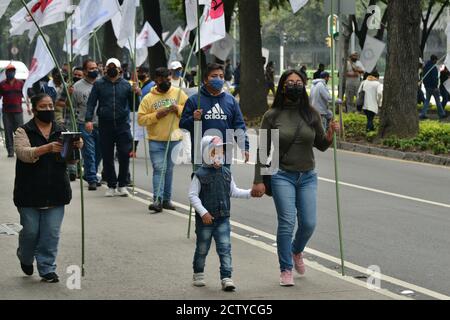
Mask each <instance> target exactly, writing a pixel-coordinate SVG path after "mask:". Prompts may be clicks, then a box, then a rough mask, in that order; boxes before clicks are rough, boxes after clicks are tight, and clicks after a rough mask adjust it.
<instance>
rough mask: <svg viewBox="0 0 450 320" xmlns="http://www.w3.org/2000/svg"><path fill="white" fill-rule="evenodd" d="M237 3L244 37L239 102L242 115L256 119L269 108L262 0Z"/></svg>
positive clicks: (241, 0)
mask: <svg viewBox="0 0 450 320" xmlns="http://www.w3.org/2000/svg"><path fill="white" fill-rule="evenodd" d="M238 5H239V26H240V28H239V35H240V39H241V41H240V43H241V46H240V53H241V81H240V89H241V91H240V104H241V108H242V112H243V114H244V115H245V116H246V117H247V118H249V119H253V118H256V117H258V116H261V115H262V114H263V113H264V112H265V111H266V110H267V95H266V85H265V79H264V65H263V59H262V54H261V50H262V44H261V22H260V13H259V0H239V1H238Z"/></svg>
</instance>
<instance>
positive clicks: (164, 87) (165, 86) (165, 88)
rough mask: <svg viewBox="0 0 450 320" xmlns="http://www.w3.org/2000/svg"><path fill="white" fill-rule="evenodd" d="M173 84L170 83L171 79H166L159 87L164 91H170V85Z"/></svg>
mask: <svg viewBox="0 0 450 320" xmlns="http://www.w3.org/2000/svg"><path fill="white" fill-rule="evenodd" d="M171 86H172V83H170V82H169V81H164V82H161V83H160V84H158V88H159V90H161V91H162V92H167V91H169V89H170V87H171Z"/></svg>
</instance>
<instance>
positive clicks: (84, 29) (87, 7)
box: [76, 0, 120, 39]
mask: <svg viewBox="0 0 450 320" xmlns="http://www.w3.org/2000/svg"><path fill="white" fill-rule="evenodd" d="M79 7H80V17H81V21H80V25H79V26H77V28H76V31H77V36H78V37H79V38H80V39H81V38H82V37H84V36H85V35H87V34H89V33H91V32H92V31H94V29H95V28H97V27H99V26H101V25H102V24H104V23H105V22H107V21H108V20H111V18H112V17H113V16H114V15H115V14H116V13H117V12H119V9H120V7H119V4H118V2H117V0H81V2H80V5H79Z"/></svg>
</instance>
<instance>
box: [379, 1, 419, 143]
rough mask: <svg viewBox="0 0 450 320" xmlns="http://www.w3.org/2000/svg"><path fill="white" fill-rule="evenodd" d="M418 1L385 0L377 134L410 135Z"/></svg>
mask: <svg viewBox="0 0 450 320" xmlns="http://www.w3.org/2000/svg"><path fill="white" fill-rule="evenodd" d="M420 10H421V4H420V0H410V1H406V0H397V1H389V11H388V18H387V20H388V35H387V57H386V59H387V65H386V74H385V81H384V93H383V107H382V108H381V114H380V136H381V137H382V138H384V137H388V136H393V135H395V136H397V137H400V138H405V137H414V136H416V135H417V134H418V132H419V119H418V116H417V61H418V60H419V43H420V15H421V11H420Z"/></svg>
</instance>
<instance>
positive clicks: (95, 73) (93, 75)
mask: <svg viewBox="0 0 450 320" xmlns="http://www.w3.org/2000/svg"><path fill="white" fill-rule="evenodd" d="M88 77H89V78H91V79H97V77H98V70H94V71H89V72H88Z"/></svg>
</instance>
